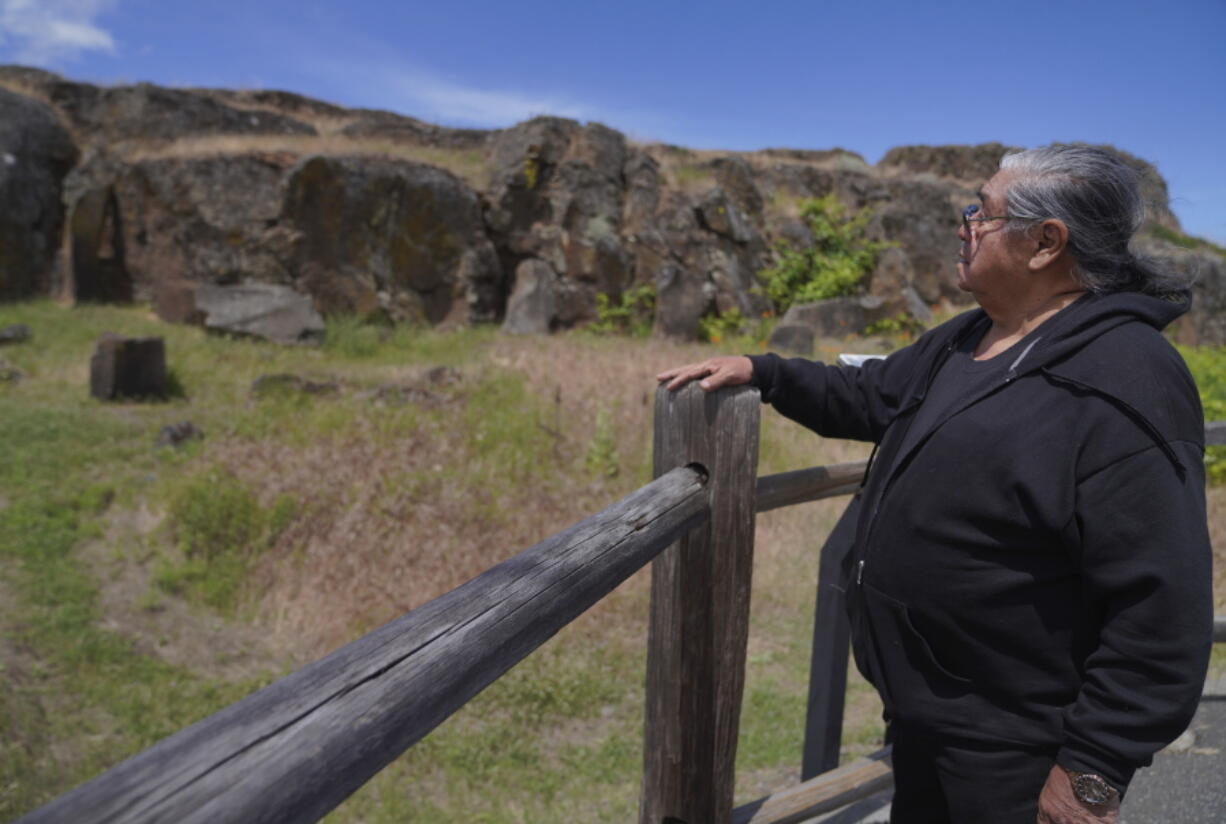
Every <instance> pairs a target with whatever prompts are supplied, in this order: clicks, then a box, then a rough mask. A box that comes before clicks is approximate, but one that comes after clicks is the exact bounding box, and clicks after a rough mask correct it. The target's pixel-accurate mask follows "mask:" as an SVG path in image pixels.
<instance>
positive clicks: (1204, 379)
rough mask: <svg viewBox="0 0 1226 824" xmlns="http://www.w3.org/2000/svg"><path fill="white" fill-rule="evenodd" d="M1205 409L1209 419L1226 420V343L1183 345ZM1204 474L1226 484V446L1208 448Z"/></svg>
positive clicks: (1218, 482) (1182, 351)
mask: <svg viewBox="0 0 1226 824" xmlns="http://www.w3.org/2000/svg"><path fill="white" fill-rule="evenodd" d="M1179 353H1180V354H1181V355H1183V359H1184V361H1185V362H1186V363H1187V364H1188V368H1189V369H1190V370H1192V376H1193V377H1194V378H1196V386H1197V388H1198V389H1199V390H1200V402H1201V405H1202V406H1203V407H1204V409H1205V420H1206V421H1226V346H1181V347H1179ZM1205 475H1206V476H1207V478H1208V481H1209V483H1210V484H1221V483H1226V446H1211V447H1209V448H1208V449H1206V450H1205Z"/></svg>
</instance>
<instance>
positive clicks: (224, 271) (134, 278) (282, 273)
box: [72, 153, 298, 301]
mask: <svg viewBox="0 0 1226 824" xmlns="http://www.w3.org/2000/svg"><path fill="white" fill-rule="evenodd" d="M286 163H287V159H286V158H284V157H279V156H269V155H264V154H254V153H253V154H235V155H206V156H201V157H182V158H178V157H168V158H163V159H155V160H145V161H138V162H135V163H130V164H126V165H122V164H121V165H119V166H118V167H117V171H116V174H117V176H116V177H115V179H114V180H113V182H112V183H111V184H110V185H107V186H100V187H98V188H97V189H93V190H86V192H85V193H84V194H83V195H82V196H81V197H80V198H79V199H78V200H77V201H76V202H75V203H74V205H73V217H72V220H73V231H74V234H73V261H72V268H73V278H74V281H75V282H76V283H77V284H78V288H80V287H81V285H82V284H83V283H84V282H85V277H86V275H87V273H88V271H89V269H90V267H91V265H92V264H93V263H94V262H95V261H97V260H99V259H105V258H106V256H107V254H109V255H110V259H111V263H110V268H111V270H112V271H120V270H122V271H123V272H124V273H126V275H127V277H128V278H129V279H130V283H131V286H130V289H131V293H132V295H133V296H134V297H135V298H137V299H140V300H154V301H158V300H159V292H160V291H161V290H162V289H164V288H169V287H168V284H175V283H179V282H181V281H188V282H193V283H218V284H226V283H231V284H232V283H238V282H240V281H247V280H250V281H262V282H266V283H282V284H288V283H291V282H292V280H293V275H294V272H293V269H292V260H293V257H294V250H295V248H296V245H297V242H298V236H297V235H296V233H295V232H294V230H293V227H290V226H286V225H284V223H283V221H282V215H281V212H282V199H283V187H282V179H283V177H284V174H285V166H286ZM83 175H84V176H86V177H91V176H92V177H95V178H96V177H98V176H97V175H93V174H92V173H91V172H90V171H89V170H84V171H83ZM100 203H101V204H105V205H106V208H102V209H99V208H98V204H100ZM112 204H113V205H112ZM108 210H110V211H108ZM99 213H101V215H102V217H101V219H99V217H98V215H99ZM110 213H113V215H114V217H113V222H111V219H109V218H107V217H106V216H107V215H108V214H110ZM108 226H117V227H118V229H117V231H115V232H114V236H115V237H117V239H115V240H112V237H113V235H112V232H111V231H109V230H108ZM108 247H109V248H108Z"/></svg>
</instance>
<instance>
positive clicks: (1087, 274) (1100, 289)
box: [1000, 143, 1187, 296]
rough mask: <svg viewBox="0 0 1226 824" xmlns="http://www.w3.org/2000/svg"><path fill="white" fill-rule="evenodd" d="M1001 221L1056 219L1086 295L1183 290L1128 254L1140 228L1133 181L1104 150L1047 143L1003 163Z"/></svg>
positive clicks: (1174, 278) (1140, 203)
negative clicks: (1004, 215) (1008, 176)
mask: <svg viewBox="0 0 1226 824" xmlns="http://www.w3.org/2000/svg"><path fill="white" fill-rule="evenodd" d="M1000 168H1001V169H1004V170H1007V171H1009V172H1011V173H1013V174H1014V175H1015V177H1014V178H1013V179H1012V180H1011V181H1010V182H1009V189H1008V193H1007V194H1006V203H1007V206H1008V214H1009V215H1010V216H1012V217H1016V218H1020V219H1021V220H1024V221H1040V220H1047V219H1048V218H1057V219H1059V220H1061V221H1063V222H1064V225H1065V226H1067V227H1068V244H1069V250H1070V251H1071V252H1072V255H1073V259H1074V260H1075V261H1076V262H1077V267H1076V272H1075V274H1076V276H1077V278H1078V279H1079V280H1080V282H1081V285H1082V286H1084V287H1085V288H1086V289H1088V290H1090V291H1091V292H1096V293H1099V294H1103V293H1107V292H1145V293H1147V294H1151V295H1162V296H1170V295H1174V294H1176V293H1178V292H1181V291H1182V290H1183V289H1185V288H1187V283H1186V281H1185V280H1184V279H1183V278H1182V277H1181V276H1179V275H1176V274H1170V273H1167V272H1164V271H1162V270H1161V269H1159V268H1158V266H1157V265H1156V264H1155V263H1154V262H1153V261H1151V260H1148V259H1145V258H1141V257H1138V256H1137V255H1136V254H1134V253H1133V252H1132V251H1131V250H1130V249H1129V242H1130V241H1131V240H1132V236H1133V235H1135V234H1136V233H1137V230H1139V229H1140V228H1141V225H1142V224H1143V223H1144V222H1145V201H1144V199H1143V198H1142V196H1141V191H1140V188H1139V187H1138V185H1137V173H1136V172H1135V171H1134V170H1133V169H1132V168H1131V167H1130V166H1128V165H1127V164H1126V163H1124V162H1123V161H1122V160H1121V159H1120V158H1118V157H1117V156H1116V155H1114V154H1112V153H1111V152H1108V151H1106V150H1104V149H1099V148H1096V147H1093V146H1082V145H1078V144H1061V143H1053V144H1052V145H1050V146H1043V147H1041V148H1038V149H1028V150H1026V151H1022V152H1014V153H1012V154H1007V155H1005V156H1004V157H1003V158H1002V159H1001V161H1000Z"/></svg>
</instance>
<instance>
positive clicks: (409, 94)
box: [387, 72, 597, 127]
mask: <svg viewBox="0 0 1226 824" xmlns="http://www.w3.org/2000/svg"><path fill="white" fill-rule="evenodd" d="M387 84H388V86H389V87H390V88H389V91H391V92H392V93H393V94H395V95H396V97H397V98H398V101H397V102H398V104H399V107H403V108H404V109H405V110H407V111H412V112H413V113H414V115H415V116H417V117H421V118H422V119H425V120H433V121H438V122H443V123H452V124H456V125H464V126H484V127H489V126H495V127H497V126H506V125H508V124H511V123H518V122H519V121H521V120H527V119H529V118H531V117H536V116H537V115H542V114H551V115H556V116H558V117H570V118H574V119H576V120H592V119H595V118H596V117H597V113H596V112H595V110H593V109H592V108H590V107H588V106H584V105H581V104H578V103H573V102H571V101H567V100H564V99H559V98H556V97H550V96H546V95H533V94H522V93H519V92H513V91H505V90H499V89H489V88H477V87H472V86H463V85H460V84H458V83H452V82H450V81H447V80H442V79H439V78H436V77H432V76H430V75H427V74H424V73H419V72H397V73H394V74H391V75H389V76H388V77H387Z"/></svg>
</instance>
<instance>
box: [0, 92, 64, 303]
mask: <svg viewBox="0 0 1226 824" xmlns="http://www.w3.org/2000/svg"><path fill="white" fill-rule="evenodd" d="M77 156H78V153H77V147H76V146H75V144H74V143H73V141H72V138H71V136H70V135H69V134H68V131H67V130H66V129H65V128H64V127H63V126H62V125H60V122H59V120H58V118H57V117H56V114H55V111H54V110H53V109H51V108H50V107H49V106H47V105H46V104H44V103H41V102H39V101H37V100H34V99H33V98H30V97H27V96H25V95H22V94H17V93H15V92H12V91H9V90H7V89H4V88H0V300H13V299H17V298H25V297H31V296H33V295H36V294H47V293H49V292H51V291H53V284H52V282H51V272H52V263H53V261H54V258H55V254H56V250H57V249H58V247H59V241H60V232H61V228H62V226H63V222H64V208H63V205H62V204H61V200H60V195H61V191H62V187H63V180H64V176H65V175H66V174H67V173H68V171H69V169H71V168H72V165H73V164H74V163H75V162H76V160H77Z"/></svg>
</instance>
